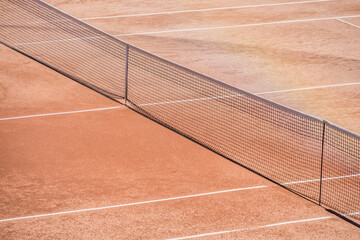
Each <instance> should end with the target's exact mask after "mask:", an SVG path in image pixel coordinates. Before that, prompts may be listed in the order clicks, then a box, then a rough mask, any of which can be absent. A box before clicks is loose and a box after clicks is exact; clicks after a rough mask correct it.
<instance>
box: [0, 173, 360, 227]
mask: <svg viewBox="0 0 360 240" xmlns="http://www.w3.org/2000/svg"><path fill="white" fill-rule="evenodd" d="M358 176H360V173H359V174H353V175H346V176H338V177H330V178H324V179H323V181H326V180H333V179H341V178H349V177H358ZM316 181H320V180H319V179H314V180H304V181H297V182H288V183H283V185H289V184H302V183H307V182H316ZM273 186H277V185H271V186H269V185H261V186H254V187H245V188H235V189H228V190H221V191H216V192H208V193H199V194H192V195H186V196H179V197H171V198H163V199H156V200H149V201H143V202H135V203H125V204H119V205H112V206H105V207H95V208H86V209H79V210H71V211H64V212H55V213H46V214H38V215H32V216H24V217H15V218H7V219H0V222H9V221H15V220H24V219H30V218H41V217H49V216H55V215H65V214H71V213H81V212H90V211H96V210H106V209H111V208H120V207H128V206H136V205H143V204H149V203H157V202H166V201H172V200H179V199H186V198H194V197H201V196H208V195H214V194H220V193H229V192H237V191H244V190H254V189H260V188H268V187H273Z"/></svg>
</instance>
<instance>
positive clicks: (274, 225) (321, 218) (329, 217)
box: [168, 212, 360, 240]
mask: <svg viewBox="0 0 360 240" xmlns="http://www.w3.org/2000/svg"><path fill="white" fill-rule="evenodd" d="M357 214H360V212H354V213H348V214H342V215H341V216H351V215H357ZM331 218H337V217H336V216H325V217H318V218H308V219H300V220H295V221H288V222H279V223H272V224H267V225H262V226H255V227H248V228H239V229H234V230H226V231H220V232H211V233H203V234H197V235H192V236H186V237H178V238H169V239H168V240H183V239H191V238H199V237H207V236H214V235H220V234H227V233H235V232H240V231H248V230H256V229H262V228H269V227H277V226H282V225H288V224H294V223H303V222H311V221H320V220H326V219H331Z"/></svg>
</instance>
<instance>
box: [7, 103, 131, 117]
mask: <svg viewBox="0 0 360 240" xmlns="http://www.w3.org/2000/svg"><path fill="white" fill-rule="evenodd" d="M118 108H125V107H124V106H116V107H107V108H94V109H86V110H78V111H69V112H57V113H44V114H36V115H28V116H19V117H7V118H0V121H5V120H13V119H22V118H33V117H44V116H54V115H64V114H73V113H83V112H95V111H104V110H110V109H118Z"/></svg>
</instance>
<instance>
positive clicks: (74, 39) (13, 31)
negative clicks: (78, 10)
mask: <svg viewBox="0 0 360 240" xmlns="http://www.w3.org/2000/svg"><path fill="white" fill-rule="evenodd" d="M2 2H3V3H2V5H1V11H2V14H0V24H1V31H0V41H1V42H3V43H4V44H6V45H8V46H10V47H12V48H15V49H16V50H18V51H20V52H22V53H24V54H26V55H29V56H31V57H32V58H34V59H36V60H37V61H39V62H42V63H44V64H46V65H48V66H49V67H51V68H53V69H55V70H57V71H59V72H61V73H63V74H64V75H67V76H68V77H70V78H72V79H74V80H76V81H78V82H80V83H82V84H84V85H87V86H88V87H90V88H92V89H94V90H96V91H99V92H101V93H103V94H105V95H107V96H109V97H111V98H114V99H122V98H124V91H125V90H124V76H125V61H126V60H125V54H126V44H125V43H123V42H121V41H119V40H117V39H116V38H113V37H112V36H109V35H108V34H106V33H103V32H101V31H99V30H97V29H95V28H93V27H90V26H88V25H86V24H84V23H82V22H81V21H79V20H77V19H75V18H73V17H71V16H69V15H67V14H65V13H62V12H60V11H58V10H56V9H54V8H52V7H50V6H48V5H46V4H44V3H42V2H40V1H16V0H15V1H5V3H4V1H2Z"/></svg>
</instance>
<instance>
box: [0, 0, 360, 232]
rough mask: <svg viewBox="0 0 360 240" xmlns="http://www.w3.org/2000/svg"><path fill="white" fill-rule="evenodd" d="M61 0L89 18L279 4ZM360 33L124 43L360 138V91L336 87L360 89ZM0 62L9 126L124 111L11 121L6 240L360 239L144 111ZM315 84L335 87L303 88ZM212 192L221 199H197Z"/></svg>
mask: <svg viewBox="0 0 360 240" xmlns="http://www.w3.org/2000/svg"><path fill="white" fill-rule="evenodd" d="M47 2H48V3H50V4H53V5H55V6H56V7H58V8H60V9H61V10H64V11H65V12H68V13H70V14H72V15H74V16H75V17H79V18H92V17H104V16H115V15H129V14H143V13H156V12H167V11H180V10H191V9H192V10H195V9H204V8H215V7H232V6H247V5H256V4H268V3H269V2H268V1H265V0H251V1H250V0H246V1H241V3H239V2H238V1H229V0H224V1H202V0H198V1H180V0H172V1H166V2H165V1H160V0H155V1H151V3H150V2H149V1H130V0H127V1H114V0H104V1H95V0H93V1H91V0H79V1H76V0H74V1H61V0H58V1H55V0H53V1H51V0H49V1H47ZM285 2H291V1H289V0H281V1H279V0H273V1H271V3H285ZM292 2H295V1H292ZM359 14H360V6H359V3H358V2H357V1H355V0H341V1H327V2H319V3H307V4H299V5H280V6H271V7H270V6H266V7H250V8H241V9H232V10H229V9H227V10H221V11H204V12H189V13H177V14H159V15H149V16H132V17H119V18H108V19H87V20H85V19H84V20H85V21H86V22H88V23H90V24H92V25H94V26H96V27H99V28H101V29H103V30H105V31H107V32H109V33H111V34H128V33H141V32H153V31H163V30H174V29H190V28H191V29H194V28H204V27H218V26H231V25H244V24H253V23H260V24H261V23H266V22H277V21H286V20H293V19H317V18H326V17H334V16H336V17H339V16H346V15H359ZM344 20H346V21H347V22H349V23H352V24H357V25H359V24H360V20H359V18H349V19H344ZM359 37H360V29H358V28H356V27H354V26H351V25H349V24H346V23H344V22H341V21H339V20H336V19H331V20H324V21H323V20H321V21H311V22H297V23H286V24H285V23H283V24H269V25H259V26H244V27H238V28H229V29H216V30H215V29H212V30H206V31H205V30H202V31H186V32H185V31H179V32H171V33H170V32H169V33H156V34H145V35H136V36H134V35H128V36H119V38H121V39H123V40H125V41H127V42H129V43H131V44H134V45H136V46H139V47H141V48H143V49H145V50H148V51H150V52H153V53H155V54H158V55H160V56H162V57H165V58H168V59H170V60H172V61H175V62H177V63H179V64H182V65H184V66H187V67H191V68H192V69H194V70H197V71H200V72H202V73H205V74H207V75H209V76H212V77H214V78H217V79H219V80H222V81H224V82H227V83H230V84H232V85H235V86H237V87H240V88H242V89H245V90H247V91H250V92H252V93H256V94H259V95H260V96H263V97H265V98H268V99H271V100H274V101H276V102H279V103H281V104H284V105H286V106H290V107H292V108H295V109H297V110H300V111H303V112H305V113H309V114H312V115H315V116H317V117H321V118H325V119H327V120H329V121H331V122H334V123H336V124H339V125H340V126H343V127H345V128H347V129H349V130H352V131H354V132H357V133H359V132H360V104H359V102H360V101H359V99H360V85H358V84H353V85H347V86H336V87H335V86H334V87H326V86H329V85H339V84H352V83H359V76H360V67H359V66H360V64H359V63H360V49H359V44H358V39H359ZM0 55H1V58H0V118H2V119H3V118H8V117H17V116H28V115H33V114H47V113H58V112H67V111H76V110H83V109H95V108H104V107H114V106H120V107H119V108H117V109H111V110H104V111H93V112H84V113H73V114H66V115H53V116H42V117H32V118H24V119H11V120H0V136H1V137H0V138H1V140H0V179H1V181H0V238H1V239H49V238H50V239H89V238H90V239H168V238H176V237H185V236H192V235H197V234H207V233H215V232H222V231H231V230H236V231H233V232H222V233H219V234H216V235H204V236H203V237H202V238H201V237H199V239H358V238H359V236H360V230H359V228H357V227H356V226H354V225H352V224H350V223H348V222H346V221H344V220H342V219H340V218H338V217H336V216H335V215H333V214H331V213H329V212H328V211H326V210H325V209H323V208H321V207H319V206H317V205H315V204H314V203H312V202H310V201H308V200H306V199H303V198H301V197H299V196H297V195H295V194H293V193H291V192H289V191H287V190H285V189H283V188H281V187H279V186H277V185H275V184H274V183H272V182H270V181H268V180H266V179H264V178H262V177H260V176H258V175H256V174H254V173H252V172H250V171H248V170H246V169H244V168H241V167H240V166H237V165H236V164H234V163H232V162H230V161H228V160H226V159H224V158H222V157H220V156H218V155H217V154H215V153H213V152H211V151H209V150H207V149H205V148H203V147H201V146H200V145H198V144H195V143H194V142H191V141H190V140H188V139H186V138H184V137H182V136H180V135H178V134H176V133H174V132H172V131H170V130H168V129H166V128H164V127H163V126H160V125H159V124H156V123H154V122H152V121H150V120H149V119H147V118H145V117H143V116H141V115H139V114H137V113H135V112H133V111H132V110H130V109H127V108H125V107H123V106H121V105H119V104H118V103H116V102H114V101H111V100H110V99H108V98H105V97H104V96H102V95H100V94H98V93H95V92H93V91H92V90H90V89H88V88H86V87H84V86H82V85H80V84H78V83H75V82H74V81H72V80H69V79H67V78H66V77H64V76H62V75H60V74H58V73H56V72H54V71H52V70H50V69H48V68H47V67H45V66H43V65H41V64H39V63H36V62H34V61H33V60H30V59H29V58H27V57H25V56H23V55H21V54H19V53H17V52H15V51H13V50H10V49H8V48H6V47H4V46H0ZM314 86H315V87H317V86H321V88H319V89H308V90H301V89H299V88H306V87H314ZM288 89H294V90H293V91H287V92H273V91H281V90H288ZM295 89H297V90H295ZM254 187H255V188H254ZM230 189H233V191H230V192H218V191H224V190H230ZM234 189H237V190H234ZM209 192H217V193H214V194H211V195H204V196H198V195H197V194H201V193H209ZM193 195H196V196H193ZM181 196H186V198H177V199H172V198H174V197H181ZM153 200H159V201H156V202H153ZM146 201H150V202H146ZM124 204H125V205H124ZM126 204H129V205H126ZM115 205H118V206H117V207H111V208H106V209H97V210H95V209H91V208H101V207H109V206H115ZM83 209H88V211H82V210H83ZM77 210H80V211H77ZM66 211H74V212H68V213H65V212H66ZM51 213H55V214H53V215H48V216H43V215H42V214H51ZM56 213H59V214H56ZM36 215H40V216H36ZM26 216H28V217H29V218H27V219H21V218H20V219H16V218H17V217H26ZM322 218H323V219H322Z"/></svg>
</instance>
